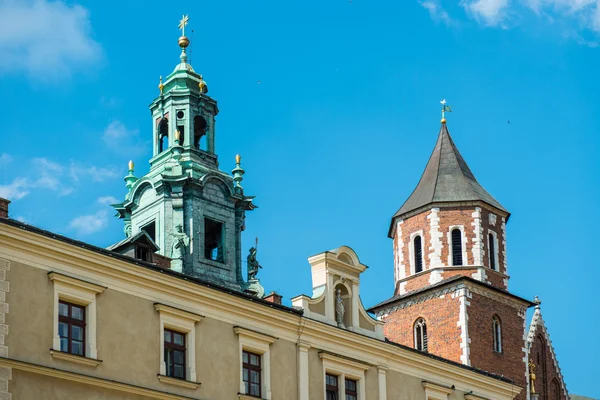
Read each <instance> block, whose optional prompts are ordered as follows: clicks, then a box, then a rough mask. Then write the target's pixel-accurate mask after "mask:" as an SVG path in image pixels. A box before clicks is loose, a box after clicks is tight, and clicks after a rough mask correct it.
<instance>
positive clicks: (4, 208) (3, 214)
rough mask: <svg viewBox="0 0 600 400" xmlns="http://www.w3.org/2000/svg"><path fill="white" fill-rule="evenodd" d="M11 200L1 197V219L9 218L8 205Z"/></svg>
mask: <svg viewBox="0 0 600 400" xmlns="http://www.w3.org/2000/svg"><path fill="white" fill-rule="evenodd" d="M9 204H10V200H6V199H3V198H2V197H0V218H8V205H9Z"/></svg>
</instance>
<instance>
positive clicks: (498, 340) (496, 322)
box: [492, 315, 502, 353]
mask: <svg viewBox="0 0 600 400" xmlns="http://www.w3.org/2000/svg"><path fill="white" fill-rule="evenodd" d="M496 326H498V335H496ZM492 336H493V338H494V352H496V353H502V321H501V320H500V317H498V316H497V315H494V317H493V318H492Z"/></svg>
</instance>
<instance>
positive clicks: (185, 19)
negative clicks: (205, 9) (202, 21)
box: [179, 15, 190, 36]
mask: <svg viewBox="0 0 600 400" xmlns="http://www.w3.org/2000/svg"><path fill="white" fill-rule="evenodd" d="M189 20H190V17H189V16H188V15H182V16H181V21H179V29H181V36H185V26H186V25H187V24H188V21H189Z"/></svg>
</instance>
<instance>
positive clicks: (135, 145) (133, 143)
mask: <svg viewBox="0 0 600 400" xmlns="http://www.w3.org/2000/svg"><path fill="white" fill-rule="evenodd" d="M102 140H104V143H105V144H106V146H107V147H108V148H109V149H111V150H113V151H114V152H115V153H118V154H122V155H129V156H134V155H139V154H141V153H142V152H143V151H144V147H145V143H143V142H142V141H141V140H140V132H139V130H138V129H130V128H128V127H126V126H125V124H124V123H123V122H121V121H118V120H116V121H113V122H111V123H110V124H108V126H107V127H106V128H105V129H104V133H103V135H102Z"/></svg>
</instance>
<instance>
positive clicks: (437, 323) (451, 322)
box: [383, 293, 461, 362]
mask: <svg viewBox="0 0 600 400" xmlns="http://www.w3.org/2000/svg"><path fill="white" fill-rule="evenodd" d="M459 306H460V305H459V301H458V299H453V298H452V295H451V294H449V293H448V294H445V295H443V296H442V297H436V298H433V299H428V300H424V301H423V302H421V303H418V304H413V305H411V306H408V307H405V308H403V309H400V310H397V311H393V312H391V313H390V314H389V315H387V316H386V317H384V318H383V321H385V325H384V326H383V329H384V334H385V336H386V337H387V338H388V339H389V340H391V341H393V342H396V343H400V344H403V345H405V346H409V347H413V348H414V347H415V343H414V331H413V327H414V323H415V321H416V320H417V319H418V318H424V319H425V322H426V324H427V338H428V351H429V353H431V354H435V355H438V356H441V357H444V358H447V359H449V360H452V361H456V362H460V355H461V349H460V343H459V338H460V333H461V331H460V328H459V327H458V326H457V321H458V314H459Z"/></svg>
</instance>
